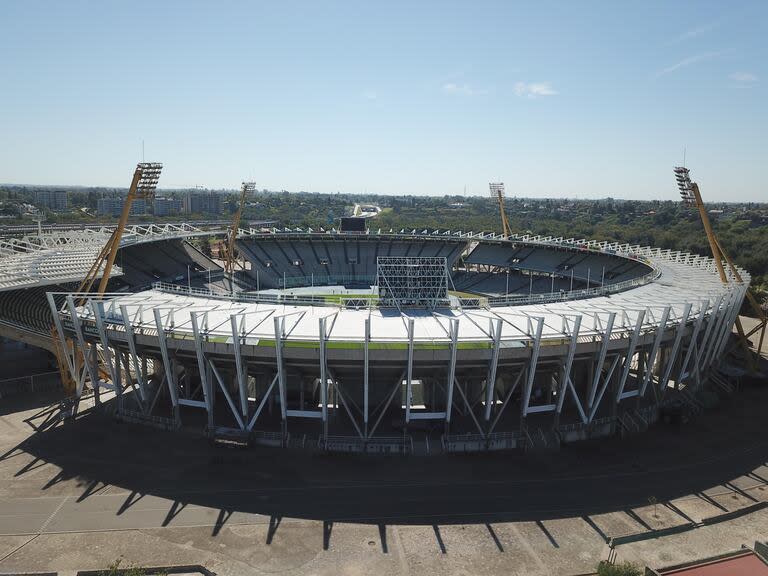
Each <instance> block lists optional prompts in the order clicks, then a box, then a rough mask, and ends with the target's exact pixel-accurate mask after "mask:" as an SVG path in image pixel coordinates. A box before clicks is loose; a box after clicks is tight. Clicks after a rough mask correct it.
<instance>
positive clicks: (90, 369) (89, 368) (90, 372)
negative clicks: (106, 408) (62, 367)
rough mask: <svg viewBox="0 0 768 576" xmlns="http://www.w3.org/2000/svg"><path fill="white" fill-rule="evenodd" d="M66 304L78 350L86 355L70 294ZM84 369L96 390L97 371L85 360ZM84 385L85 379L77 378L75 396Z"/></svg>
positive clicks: (81, 390) (80, 392)
mask: <svg viewBox="0 0 768 576" xmlns="http://www.w3.org/2000/svg"><path fill="white" fill-rule="evenodd" d="M67 306H68V307H69V314H70V316H71V318H72V327H73V328H74V329H75V335H76V336H77V342H78V344H79V345H80V350H81V351H82V354H83V358H85V357H86V353H85V351H86V349H87V347H86V345H85V338H84V337H83V329H82V327H81V326H80V318H78V316H77V307H76V306H75V301H74V300H73V299H72V295H71V294H70V295H68V296H67ZM85 366H86V370H87V371H88V376H89V377H90V378H91V385H92V386H93V388H94V390H96V388H97V386H98V385H99V375H98V373H97V372H94V370H93V366H92V365H91V363H90V362H88V361H87V360H86V361H85ZM84 385H85V379H82V378H79V379H78V382H77V392H76V394H77V398H78V399H80V397H81V396H82V395H83V386H84Z"/></svg>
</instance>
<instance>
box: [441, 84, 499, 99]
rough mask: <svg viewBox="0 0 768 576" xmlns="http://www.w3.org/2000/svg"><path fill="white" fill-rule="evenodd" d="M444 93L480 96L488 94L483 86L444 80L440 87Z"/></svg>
mask: <svg viewBox="0 0 768 576" xmlns="http://www.w3.org/2000/svg"><path fill="white" fill-rule="evenodd" d="M442 90H443V92H445V93H446V94H463V95H465V96H482V95H484V94H488V90H486V89H484V88H473V87H472V86H470V85H469V84H456V83H455V82H446V83H445V84H443V87H442Z"/></svg>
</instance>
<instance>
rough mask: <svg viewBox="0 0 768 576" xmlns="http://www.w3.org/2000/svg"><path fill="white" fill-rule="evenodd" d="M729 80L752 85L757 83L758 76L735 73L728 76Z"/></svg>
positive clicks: (747, 73) (749, 73)
mask: <svg viewBox="0 0 768 576" xmlns="http://www.w3.org/2000/svg"><path fill="white" fill-rule="evenodd" d="M728 78H730V79H731V80H733V81H734V82H738V83H739V84H752V83H754V82H757V76H756V75H755V74H752V73H751V72H734V73H733V74H731V75H730V76H728Z"/></svg>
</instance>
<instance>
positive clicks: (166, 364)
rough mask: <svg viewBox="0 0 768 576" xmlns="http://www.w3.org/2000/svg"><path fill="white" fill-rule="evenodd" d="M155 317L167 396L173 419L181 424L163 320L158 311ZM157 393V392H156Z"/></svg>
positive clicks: (177, 393)
mask: <svg viewBox="0 0 768 576" xmlns="http://www.w3.org/2000/svg"><path fill="white" fill-rule="evenodd" d="M153 312H154V315H155V327H156V328H157V340H158V342H159V343H160V354H161V355H162V357H163V368H164V369H165V382H166V384H167V385H168V394H169V396H170V397H171V405H172V406H173V418H174V420H175V421H176V422H177V423H180V422H181V413H180V412H179V387H178V383H177V382H176V372H175V371H174V369H173V364H172V363H171V358H170V356H169V355H168V341H167V340H166V337H165V328H163V320H162V318H160V310H159V309H157V308H155V309H154V310H153ZM158 392H159V391H158Z"/></svg>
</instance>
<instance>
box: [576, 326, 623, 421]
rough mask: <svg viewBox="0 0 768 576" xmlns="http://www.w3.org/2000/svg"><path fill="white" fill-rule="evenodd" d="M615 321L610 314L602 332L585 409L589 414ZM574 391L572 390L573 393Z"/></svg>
mask: <svg viewBox="0 0 768 576" xmlns="http://www.w3.org/2000/svg"><path fill="white" fill-rule="evenodd" d="M615 319H616V313H615V312H611V313H610V314H609V315H608V323H607V325H606V327H605V331H604V332H603V341H602V345H601V346H600V354H599V355H598V360H597V364H596V365H595V376H594V378H593V379H592V385H591V386H590V390H589V399H588V400H589V402H588V403H587V409H588V411H589V412H590V413H591V412H592V406H593V404H594V403H595V395H596V394H597V385H598V383H599V382H600V376H601V375H602V373H603V364H604V363H605V355H606V354H607V353H608V343H609V342H610V341H611V331H612V330H613V322H614V320H615ZM575 392H576V391H575V390H574V393H575Z"/></svg>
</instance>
